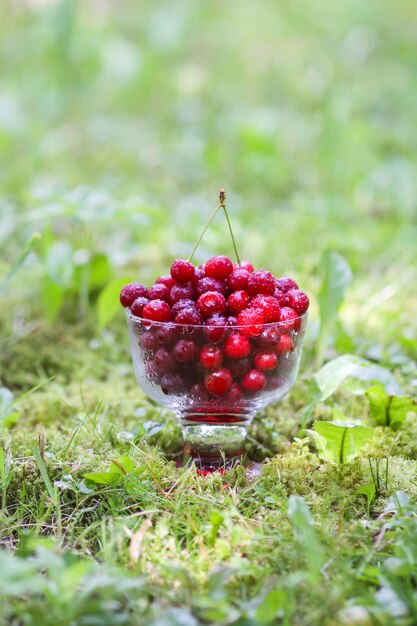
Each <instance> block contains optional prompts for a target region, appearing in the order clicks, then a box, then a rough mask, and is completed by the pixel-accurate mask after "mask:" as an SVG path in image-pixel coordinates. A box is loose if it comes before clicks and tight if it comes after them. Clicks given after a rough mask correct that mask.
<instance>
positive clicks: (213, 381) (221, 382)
mask: <svg viewBox="0 0 417 626" xmlns="http://www.w3.org/2000/svg"><path fill="white" fill-rule="evenodd" d="M232 383H233V378H232V374H231V373H230V371H229V370H228V369H226V368H222V369H219V370H217V371H215V372H212V373H211V374H209V375H208V376H206V379H205V385H206V389H207V391H208V392H209V393H211V395H212V396H224V394H225V393H226V392H227V391H229V389H230V387H231V386H232Z"/></svg>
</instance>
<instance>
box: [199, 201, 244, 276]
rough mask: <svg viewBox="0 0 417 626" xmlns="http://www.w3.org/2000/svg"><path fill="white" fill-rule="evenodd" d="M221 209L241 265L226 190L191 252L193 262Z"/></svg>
mask: <svg viewBox="0 0 417 626" xmlns="http://www.w3.org/2000/svg"><path fill="white" fill-rule="evenodd" d="M219 209H223V211H224V214H225V217H226V220H227V225H228V226H229V232H230V237H231V238H232V243H233V248H234V251H235V254H236V259H237V262H238V263H239V264H240V257H239V253H238V251H237V247H236V241H235V238H234V235H233V230H232V225H231V223H230V219H229V214H228V212H227V209H226V194H225V191H224V189H220V192H219V204H218V205H217V206H216V208H215V209H214V211H213V213H212V214H211V215H210V217H209V220H208V222H207V224H206V225H205V226H204V228H203V232H202V233H201V235H200V237H199V238H198V241H197V243H196V244H195V246H194V248H193V251H192V252H191V254H190V256H189V257H188V260H189V261H191V259H192V258H193V256H194V254H195V252H196V250H197V248H198V246H199V245H200V243H201V240H202V239H203V237H204V235H205V234H206V230H207V228H208V227H209V226H210V224H211V222H212V221H213V220H214V218H215V217H216V215H217V213H218V211H219Z"/></svg>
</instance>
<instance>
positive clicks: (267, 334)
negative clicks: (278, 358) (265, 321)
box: [256, 324, 280, 348]
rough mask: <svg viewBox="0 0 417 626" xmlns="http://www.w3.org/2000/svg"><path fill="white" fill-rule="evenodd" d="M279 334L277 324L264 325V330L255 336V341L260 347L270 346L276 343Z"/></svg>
mask: <svg viewBox="0 0 417 626" xmlns="http://www.w3.org/2000/svg"><path fill="white" fill-rule="evenodd" d="M279 336H280V332H279V326H278V325H275V324H274V325H271V326H265V328H264V330H263V331H262V333H261V334H260V335H259V337H258V338H257V340H256V343H257V345H258V346H259V347H260V348H270V347H271V346H274V345H275V344H276V343H278V340H279Z"/></svg>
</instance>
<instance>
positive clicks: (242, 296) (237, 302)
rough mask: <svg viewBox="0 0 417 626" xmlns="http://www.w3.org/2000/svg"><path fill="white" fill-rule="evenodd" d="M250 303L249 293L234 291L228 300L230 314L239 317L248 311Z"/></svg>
mask: <svg viewBox="0 0 417 626" xmlns="http://www.w3.org/2000/svg"><path fill="white" fill-rule="evenodd" d="M249 302H250V295H249V294H248V292H247V291H234V292H233V293H231V294H230V296H229V297H228V299H227V306H228V307H229V311H230V313H233V314H235V315H237V314H238V313H240V312H241V311H243V309H246V307H247V306H248V304H249Z"/></svg>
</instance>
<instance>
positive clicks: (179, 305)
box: [171, 298, 198, 319]
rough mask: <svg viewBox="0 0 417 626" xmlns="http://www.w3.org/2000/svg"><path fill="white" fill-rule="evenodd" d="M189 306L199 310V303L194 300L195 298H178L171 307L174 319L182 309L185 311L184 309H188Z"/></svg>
mask: <svg viewBox="0 0 417 626" xmlns="http://www.w3.org/2000/svg"><path fill="white" fill-rule="evenodd" d="M189 307H192V308H193V309H196V310H198V309H197V305H196V303H195V302H194V300H190V299H189V298H187V299H186V300H178V301H177V302H176V303H175V304H173V305H172V307H171V309H172V315H173V317H174V319H175V316H176V315H178V313H181V311H183V310H184V309H188V308H189Z"/></svg>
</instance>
